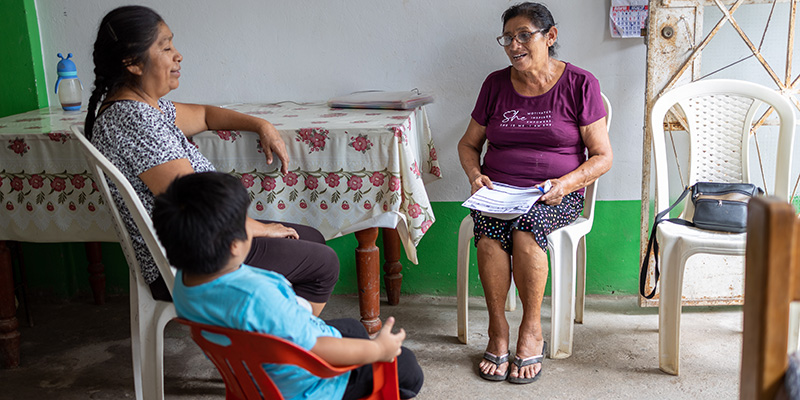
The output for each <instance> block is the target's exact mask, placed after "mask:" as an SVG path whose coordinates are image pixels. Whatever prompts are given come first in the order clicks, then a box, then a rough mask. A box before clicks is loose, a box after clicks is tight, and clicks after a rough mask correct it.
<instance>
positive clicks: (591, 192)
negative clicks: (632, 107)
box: [583, 93, 612, 221]
mask: <svg viewBox="0 0 800 400" xmlns="http://www.w3.org/2000/svg"><path fill="white" fill-rule="evenodd" d="M600 95H601V96H603V106H604V107H605V108H606V130H608V131H609V132H611V114H612V109H611V102H610V101H608V97H606V95H605V94H603V93H600ZM599 180H600V178H598V179H596V180H595V181H594V182H592V183H591V184H589V186H587V187H586V190H585V191H584V193H583V195H584V201H583V217H584V218H586V219H588V220H590V221H592V220H593V218H594V205H595V200H596V197H597V181H599Z"/></svg>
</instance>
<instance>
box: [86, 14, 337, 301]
mask: <svg viewBox="0 0 800 400" xmlns="http://www.w3.org/2000/svg"><path fill="white" fill-rule="evenodd" d="M172 40H173V34H172V31H170V29H169V27H168V26H167V24H166V23H165V22H164V20H163V19H162V18H161V16H159V15H158V13H156V12H155V11H153V10H152V9H150V8H147V7H142V6H125V7H120V8H117V9H114V10H112V11H111V12H109V13H108V14H106V16H105V17H104V18H103V20H102V21H101V22H100V26H99V27H98V30H97V39H96V41H95V44H94V53H93V59H94V67H95V68H94V73H95V81H94V88H93V90H92V94H91V97H90V98H89V106H88V108H89V110H88V111H89V112H88V115H87V116H86V126H85V132H86V137H87V138H89V140H91V142H92V144H94V146H95V147H97V149H98V150H99V151H100V152H101V153H103V154H104V155H105V156H106V157H107V158H108V159H109V160H110V161H111V162H112V163H114V165H116V166H117V168H119V169H120V171H122V173H123V174H124V175H125V176H126V178H127V179H128V181H130V183H131V185H132V186H133V188H134V189H135V190H136V193H137V194H138V195H139V198H140V199H141V200H142V203H143V204H144V206H145V208H146V209H147V210H148V211H149V212H152V207H153V200H154V197H155V196H157V195H159V194H161V193H162V192H163V191H164V190H165V189H166V188H167V186H168V185H169V184H170V183H171V182H172V181H173V180H175V179H176V178H177V177H179V176H182V175H186V174H191V173H194V172H203V171H213V170H214V166H213V165H211V163H210V162H209V161H208V159H206V158H205V156H203V155H202V154H201V153H200V151H199V150H198V149H197V148H196V147H195V146H193V145H192V144H191V143H190V142H189V141H188V140H187V138H188V137H191V136H192V135H195V134H197V133H200V132H203V131H206V130H243V131H253V132H256V133H258V136H259V138H260V140H261V145H262V147H263V149H264V154H265V155H266V161H267V164H271V163H272V162H273V156H274V157H277V159H278V160H280V163H281V172H282V173H284V174H285V173H287V172H288V167H287V166H288V163H289V155H288V154H287V152H286V146H285V144H284V143H283V140H282V139H281V137H280V134H279V133H278V131H277V130H276V129H275V127H274V126H273V125H272V124H271V123H269V122H268V121H266V120H263V119H261V118H256V117H252V116H249V115H245V114H242V113H239V112H236V111H232V110H227V109H223V108H219V107H214V106H208V105H199V104H183V103H176V102H172V101H169V100H167V99H165V98H164V96H166V95H167V94H168V93H169V92H171V91H172V90H175V89H177V88H178V85H179V79H180V77H181V72H180V70H181V62H182V61H183V56H182V55H181V53H179V52H178V50H176V49H175V46H174V44H173V41H172ZM110 186H111V190H112V193H113V194H114V198H115V199H114V200H115V202H116V204H117V207H118V208H119V209H120V213H121V214H122V217H123V219H124V220H125V224H126V226H127V229H128V231H129V232H130V234H131V239H132V241H133V246H134V249H135V250H136V257H137V259H138V260H139V264H140V265H141V267H142V270H141V273H142V276H143V277H144V279H145V281H146V282H147V283H148V284H149V285H150V289H151V292H152V294H153V297H154V298H155V299H158V300H171V298H170V295H169V291H168V290H167V287H166V285H165V284H164V280H163V278H161V276H160V274H159V272H158V268H157V267H156V265H155V262H154V261H153V258H152V256H151V255H150V252H149V251H148V250H147V247H146V245H145V243H144V240H143V238H142V236H141V234H140V233H139V231H138V229H137V228H136V225H135V224H134V222H133V219H132V218H131V216H130V213H129V211H128V209H127V207H126V206H125V204H124V202H123V201H122V198H121V197H120V196H119V194H118V192H117V190H116V188H115V187H114V186H113V185H110ZM247 230H248V233H249V234H250V235H251V236H253V237H254V240H253V246H252V249H251V251H250V252H249V254H248V257H247V259H246V260H245V263H246V264H248V265H252V266H254V267H258V268H263V269H268V270H271V271H275V272H278V273H280V274H282V275H284V276H285V277H286V278H287V279H288V280H289V281H290V282H291V283H292V284H293V286H294V289H295V291H296V292H297V294H298V295H299V296H300V297H302V298H304V299H306V300H307V301H308V302H309V303H310V305H311V308H312V311H313V313H314V314H315V315H319V313H320V312H321V311H322V308H323V307H324V306H325V303H326V302H327V301H328V298H329V297H330V294H331V292H332V291H333V287H334V285H335V284H336V281H337V279H338V277H339V260H338V257H337V256H336V253H335V252H334V251H333V250H332V249H331V248H330V247H328V246H326V245H325V240H324V237H323V236H322V234H321V233H320V232H319V231H317V230H316V229H314V228H311V227H308V226H304V225H297V224H288V223H276V222H270V221H256V220H254V219H252V218H248V221H247Z"/></svg>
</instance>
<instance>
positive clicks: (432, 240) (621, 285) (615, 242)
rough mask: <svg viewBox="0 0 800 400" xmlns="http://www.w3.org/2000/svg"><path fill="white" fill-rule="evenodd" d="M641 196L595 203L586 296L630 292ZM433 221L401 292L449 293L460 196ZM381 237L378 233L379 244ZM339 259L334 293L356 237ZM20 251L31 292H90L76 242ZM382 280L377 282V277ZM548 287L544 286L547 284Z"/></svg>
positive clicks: (351, 266) (113, 263) (122, 275)
mask: <svg viewBox="0 0 800 400" xmlns="http://www.w3.org/2000/svg"><path fill="white" fill-rule="evenodd" d="M639 204H640V202H639V201H603V202H598V204H597V217H596V219H595V224H594V228H593V229H592V232H591V233H590V234H589V236H588V237H587V246H588V251H589V257H588V262H587V277H586V291H587V293H590V294H629V295H630V294H635V293H636V291H637V289H638V286H637V285H638V267H639ZM433 210H434V213H435V215H436V223H435V224H433V226H432V227H431V228H430V230H429V231H428V233H427V234H426V235H425V237H423V239H422V242H421V243H420V245H419V246H418V248H417V252H418V255H419V260H420V263H419V265H414V264H412V263H410V262H409V261H408V260H407V259H406V258H405V255H403V257H402V258H401V262H402V263H403V272H402V273H403V287H402V292H403V293H414V294H432V295H441V296H455V294H456V248H457V240H456V238H457V237H458V228H459V225H460V224H461V220H462V219H463V218H464V216H466V215H467V210H466V209H465V208H463V207H461V205H460V202H434V203H433ZM381 240H382V238H381V237H379V238H378V243H379V244H380V243H381ZM328 244H329V245H330V246H331V247H332V248H333V249H334V250H336V253H337V254H338V255H339V261H340V263H341V272H340V275H339V283H338V284H337V285H336V289H335V293H337V294H355V293H357V284H356V272H355V248H356V246H357V245H358V243H357V242H356V239H355V236H354V235H347V236H343V237H340V238H336V239H333V240H331V241H329V242H328ZM23 250H24V252H23V254H24V259H25V263H26V265H27V267H26V271H27V275H28V281H29V286H30V287H31V288H32V290H33V292H34V293H37V294H38V295H44V296H53V297H56V298H62V297H72V296H74V295H78V294H88V293H90V288H89V283H88V273H87V271H86V265H87V262H86V256H85V253H84V251H83V244H82V243H58V244H53V243H49V244H40V243H25V244H24V245H23ZM470 261H471V265H470V294H471V295H474V296H477V295H482V294H483V291H482V289H481V285H480V282H479V281H478V273H477V266H476V264H475V250H474V247H473V248H472V256H471V258H470ZM103 263H104V264H105V266H106V280H107V282H106V286H107V292H108V293H109V294H115V293H125V292H127V290H128V275H127V265H126V263H125V258H124V256H123V255H122V250H121V249H120V247H119V245H117V244H115V243H105V244H104V245H103ZM381 284H382V282H381ZM548 293H549V284H548Z"/></svg>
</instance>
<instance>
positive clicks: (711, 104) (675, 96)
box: [648, 79, 796, 217]
mask: <svg viewBox="0 0 800 400" xmlns="http://www.w3.org/2000/svg"><path fill="white" fill-rule="evenodd" d="M762 103H766V104H767V105H769V106H772V107H773V108H774V109H775V112H776V113H777V114H778V117H779V118H780V129H779V138H778V147H777V149H778V151H777V157H776V158H775V160H776V164H775V166H776V168H775V182H774V185H773V186H772V187H771V188H767V189H770V190H769V191H770V193H769V194H772V195H775V196H778V197H780V198H782V199H784V200H786V199H788V198H789V187H790V179H789V174H790V169H791V156H792V154H791V152H792V146H793V143H794V130H795V119H796V117H795V114H794V108H793V107H792V104H791V102H790V101H789V100H788V99H787V98H786V97H784V96H782V95H781V94H780V93H778V92H776V91H774V90H772V89H770V88H768V87H765V86H762V85H759V84H756V83H752V82H747V81H741V80H734V79H711V80H705V81H698V82H692V83H689V84H686V85H683V86H680V87H678V88H675V89H672V90H670V91H669V92H667V93H665V94H663V95H662V96H661V97H660V98H658V100H656V102H655V104H653V109H652V110H651V113H650V121H648V122H649V125H650V132H651V134H652V138H653V159H654V166H655V174H656V175H655V184H656V210H657V211H661V210H664V209H666V208H667V207H669V206H670V201H669V179H668V169H667V148H666V141H665V135H664V123H663V122H664V118H665V117H666V114H667V112H668V111H669V110H670V109H671V108H672V107H673V106H674V105H675V104H678V105H680V108H681V110H682V111H683V114H684V115H685V117H686V123H687V125H688V127H687V128H688V134H689V170H688V178H689V180H688V182H687V183H686V184H687V185H692V184H694V183H695V182H698V181H708V182H750V174H749V168H750V167H749V147H750V146H749V143H750V129H751V126H752V122H753V117H754V116H755V113H756V111H757V110H758V108H759V107H760V106H761V104H762ZM767 159H771V157H770V158H767ZM690 204H691V202H687V210H686V211H685V214H684V217H688V216H690V214H689V213H691V212H692V211H693V210H691V207H689V206H688V205H690Z"/></svg>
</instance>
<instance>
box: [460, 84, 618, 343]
mask: <svg viewBox="0 0 800 400" xmlns="http://www.w3.org/2000/svg"><path fill="white" fill-rule="evenodd" d="M602 96H603V105H604V106H605V108H606V113H607V114H608V115H607V116H606V127H607V128H610V127H611V111H612V110H611V103H610V102H609V101H608V98H606V96H605V95H602ZM596 195H597V181H594V182H593V183H592V184H591V185H589V186H587V187H586V190H585V201H584V208H583V214H582V215H581V216H580V217H578V219H577V220H575V221H574V222H573V223H571V224H569V225H567V226H565V227H563V228H561V229H557V230H555V231H554V232H552V233H551V234H549V235H547V242H548V246H547V249H548V251H549V252H550V263H551V265H550V269H551V274H550V276H551V278H550V279H551V289H552V296H551V299H552V301H551V303H552V309H551V321H550V340H549V343H550V349H549V352H548V354H549V355H550V357H551V358H567V357H569V356H570V355H572V333H573V323H572V322H573V320H574V321H575V322H577V323H583V310H584V299H585V295H586V234H588V233H589V231H591V230H592V224H593V223H594V210H595V197H596ZM474 226H475V224H474V222H473V221H472V217H470V216H469V215H467V216H466V217H464V219H463V220H462V221H461V227H460V228H459V231H458V271H457V277H456V280H457V285H458V286H457V307H458V340H460V341H461V343H464V344H466V343H467V341H468V337H469V320H468V311H469V310H468V308H469V301H468V289H469V256H470V247H471V246H470V242H471V240H472V238H473V228H474ZM512 262H513V260H512ZM576 292H577V296H576ZM515 298H516V288H515V286H514V281H513V279H512V281H511V287H510V289H509V292H508V297H507V298H506V310H509V311H511V310H514V309H515V308H516V300H515Z"/></svg>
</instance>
